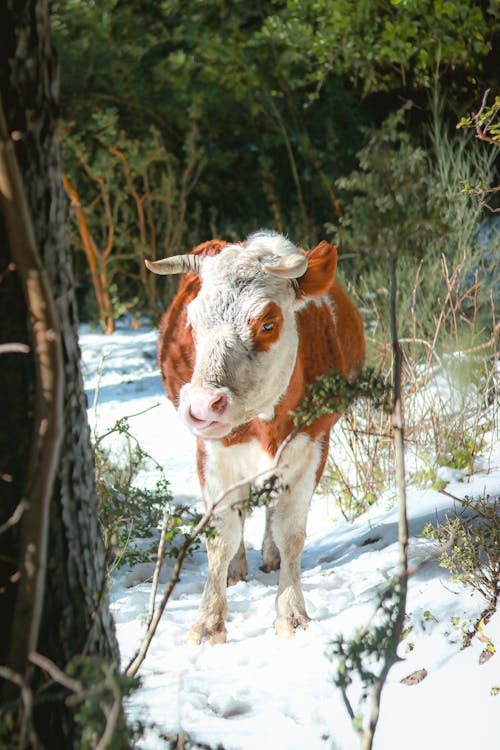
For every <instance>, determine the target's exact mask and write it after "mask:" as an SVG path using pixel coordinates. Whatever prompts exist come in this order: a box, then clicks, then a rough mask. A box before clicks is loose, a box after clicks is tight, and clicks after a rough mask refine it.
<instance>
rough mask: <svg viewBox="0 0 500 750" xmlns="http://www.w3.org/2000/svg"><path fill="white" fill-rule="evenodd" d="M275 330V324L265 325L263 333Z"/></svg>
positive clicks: (263, 325) (262, 329)
mask: <svg viewBox="0 0 500 750" xmlns="http://www.w3.org/2000/svg"><path fill="white" fill-rule="evenodd" d="M273 330H274V323H263V324H262V328H261V331H273Z"/></svg>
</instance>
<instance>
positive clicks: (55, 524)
mask: <svg viewBox="0 0 500 750" xmlns="http://www.w3.org/2000/svg"><path fill="white" fill-rule="evenodd" d="M0 28H1V29H2V49H1V52H0V56H1V57H2V59H1V60H0V98H1V101H2V102H3V108H4V112H5V118H6V121H7V128H8V132H9V134H10V137H11V140H12V141H14V143H15V150H16V156H17V161H18V164H19V168H20V172H21V176H22V181H23V183H24V188H25V193H26V197H27V203H28V209H29V213H30V215H31V220H32V223H33V229H34V239H35V246H36V248H37V249H38V253H39V256H40V258H41V261H42V263H43V266H44V268H45V271H46V273H47V276H48V280H49V285H50V290H51V292H52V297H53V301H54V303H55V308H56V311H57V318H58V322H59V330H60V337H61V343H62V354H63V367H64V385H63V405H64V415H63V420H62V435H61V436H60V455H59V461H58V467H57V472H56V478H55V481H54V483H53V490H52V493H51V499H50V508H49V518H48V520H49V527H48V560H47V585H46V587H45V595H44V600H43V612H42V619H41V624H40V629H39V638H38V645H37V650H38V651H39V652H40V653H41V654H43V655H44V656H47V657H48V658H49V659H51V660H52V661H53V662H54V663H55V664H57V665H58V666H59V667H61V668H62V669H64V668H65V666H66V665H67V663H68V662H69V661H70V660H72V659H74V658H75V657H76V656H78V655H82V654H85V655H100V656H103V657H105V658H106V659H109V660H115V661H117V660H118V649H117V643H116V638H115V633H114V626H113V622H112V619H111V616H110V613H109V609H108V606H107V601H106V598H105V596H103V595H102V592H103V591H104V581H105V554H104V548H103V544H102V541H101V538H100V533H99V525H98V519H97V498H96V492H95V485H94V467H93V454H92V449H91V445H90V431H89V427H88V424H87V416H86V398H85V394H84V390H83V383H82V378H81V372H80V364H79V363H80V352H79V348H78V338H77V327H76V326H77V313H76V300H75V283H74V278H73V271H72V263H71V256H70V252H69V244H68V240H67V235H66V218H67V216H66V213H67V209H66V201H65V195H64V191H63V186H62V179H61V175H62V170H61V160H60V149H59V138H58V132H57V120H56V115H57V97H58V85H57V82H58V77H57V69H56V63H55V57H54V52H53V49H52V46H51V39H50V29H49V21H48V10H47V2H46V0H4V2H2V3H1V4H0ZM10 243H11V244H12V241H10ZM12 257H13V248H12V246H10V245H9V239H8V236H7V232H6V225H5V221H4V220H3V219H2V218H1V217H0V343H2V342H5V343H16V344H19V343H21V344H26V345H28V346H29V347H30V353H24V352H21V353H17V352H16V353H2V354H0V393H1V394H2V398H1V402H0V403H1V409H0V410H1V412H2V413H1V416H0V495H1V497H2V503H1V506H0V514H1V515H0V526H2V524H6V526H7V528H6V529H4V533H3V534H2V535H1V536H0V544H1V552H0V565H1V568H0V613H1V614H0V657H1V661H2V663H6V662H7V663H9V660H10V657H11V654H12V650H13V643H14V642H15V641H16V639H17V636H18V632H13V629H12V628H13V623H14V618H15V611H16V600H17V598H18V596H17V595H18V592H19V577H20V576H22V575H23V565H24V561H25V557H26V552H27V551H26V550H24V549H22V548H21V539H22V534H21V533H20V528H21V527H20V524H22V518H21V520H20V521H18V522H17V521H16V519H15V518H14V521H13V522H12V523H11V524H10V525H9V519H12V517H13V514H14V516H15V513H16V509H18V508H19V502H20V499H21V498H22V497H23V494H24V493H25V488H26V486H27V484H29V482H30V480H31V479H32V477H29V476H27V473H28V471H29V466H30V460H29V457H30V451H31V446H32V440H33V438H32V430H33V409H34V407H35V403H34V401H35V388H36V382H35V372H36V367H35V364H36V361H35V358H36V357H37V356H39V355H38V353H37V352H36V351H34V349H33V342H34V336H33V330H32V327H31V325H30V320H29V317H28V307H27V303H26V299H25V296H24V293H23V286H22V283H21V282H20V274H18V272H17V271H16V270H15V268H13V264H12ZM16 627H17V629H18V628H19V626H16ZM37 674H38V680H40V679H41V676H40V675H41V673H40V672H38V673H37ZM30 686H31V687H34V686H36V681H35V682H33V679H32V682H31V685H30ZM2 687H4V686H2ZM61 693H62V694H61ZM45 695H47V694H45ZM65 697H66V694H64V692H62V691H61V689H60V687H58V690H57V691H54V692H53V694H52V699H51V700H48V701H47V700H45V701H44V702H43V704H41V709H40V710H39V711H37V710H36V696H35V726H36V730H37V733H38V734H39V737H40V739H41V740H42V742H43V743H44V744H45V745H46V746H47V747H49V748H53V747H54V748H55V747H61V748H62V747H68V748H69V747H73V743H74V742H75V740H76V739H77V738H78V736H79V730H78V727H77V726H76V724H75V721H74V713H75V711H76V710H77V708H75V707H74V706H73V707H68V706H66V704H65V700H64V699H65Z"/></svg>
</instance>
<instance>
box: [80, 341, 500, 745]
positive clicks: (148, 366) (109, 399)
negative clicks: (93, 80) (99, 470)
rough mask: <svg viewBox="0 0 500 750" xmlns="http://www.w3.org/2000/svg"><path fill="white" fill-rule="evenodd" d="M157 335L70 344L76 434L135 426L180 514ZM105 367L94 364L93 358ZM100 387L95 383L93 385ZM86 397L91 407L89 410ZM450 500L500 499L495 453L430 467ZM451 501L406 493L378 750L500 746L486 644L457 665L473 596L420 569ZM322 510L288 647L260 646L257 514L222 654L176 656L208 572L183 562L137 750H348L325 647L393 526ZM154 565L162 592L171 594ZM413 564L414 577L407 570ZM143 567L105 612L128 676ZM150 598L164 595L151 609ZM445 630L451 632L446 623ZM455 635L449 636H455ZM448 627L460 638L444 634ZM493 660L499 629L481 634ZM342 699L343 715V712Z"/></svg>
mask: <svg viewBox="0 0 500 750" xmlns="http://www.w3.org/2000/svg"><path fill="white" fill-rule="evenodd" d="M156 342H157V334H156V332H155V331H145V330H142V331H128V330H125V329H119V330H118V331H117V332H116V333H115V334H113V335H112V336H102V335H100V334H97V333H94V332H92V331H91V330H90V329H89V328H88V327H86V326H82V328H81V338H80V343H81V348H82V363H83V373H84V379H85V384H86V389H87V394H88V398H89V405H90V408H89V420H90V423H91V426H92V429H93V430H94V431H95V434H102V433H103V432H105V430H106V429H107V428H109V427H110V426H111V425H112V424H113V423H114V422H115V421H116V420H117V419H119V418H122V417H126V416H128V415H132V414H137V416H134V417H132V418H131V419H130V420H129V421H130V429H131V431H132V432H133V434H134V435H135V436H136V437H137V438H138V439H139V440H140V442H141V444H142V445H143V446H144V448H145V449H146V450H147V451H148V452H149V453H151V454H152V455H153V456H154V458H155V459H156V460H157V461H158V462H159V463H160V464H161V465H162V466H163V467H164V469H165V473H166V476H167V478H168V479H169V481H170V484H171V489H172V492H173V494H174V496H175V498H176V499H177V500H179V502H189V503H191V504H193V505H195V504H196V503H199V502H200V491H199V487H198V479H197V474H196V467H195V441H194V438H193V436H192V435H191V434H190V433H189V432H188V431H187V429H186V428H185V427H184V426H183V425H182V424H181V422H180V421H179V420H178V418H177V416H176V414H175V411H174V409H173V407H172V406H171V404H170V403H169V402H168V400H167V398H166V396H165V395H164V392H163V388H162V385H161V380H160V375H159V370H158V367H157V363H156ZM103 353H104V354H105V356H104V359H102V354H103ZM100 369H102V372H101V373H99V370H100ZM96 389H97V390H98V399H97V403H96V404H95V403H94V401H95V395H96ZM439 476H440V477H441V478H443V479H446V481H448V482H450V484H448V486H447V491H448V492H449V493H451V494H452V495H455V496H457V497H464V496H465V495H469V496H472V495H479V494H482V493H483V492H486V493H489V494H490V495H491V496H493V497H495V496H498V494H499V493H500V443H498V442H496V441H495V440H494V438H493V437H492V439H491V440H490V441H489V444H488V445H487V446H486V448H485V450H484V456H483V458H482V460H480V461H477V462H476V473H474V474H473V475H472V476H471V477H466V476H465V475H464V472H458V473H457V472H453V470H451V469H446V467H443V468H442V469H441V470H440V472H439ZM141 481H144V482H145V484H148V483H152V484H154V477H153V474H152V473H151V475H149V474H148V473H147V472H146V473H145V474H144V476H142V477H141ZM451 510H453V500H452V499H451V498H450V497H448V496H446V495H443V494H441V493H439V492H437V491H434V490H430V489H424V490H422V489H417V488H416V487H409V488H408V515H409V527H410V535H411V540H410V548H409V554H410V565H411V566H412V567H416V568H417V570H416V572H415V573H414V575H412V576H411V578H410V582H409V595H408V608H407V610H408V620H407V625H408V627H410V626H411V630H410V632H409V634H408V635H407V637H406V639H405V640H404V641H403V642H402V644H401V647H400V656H401V657H402V660H401V661H400V662H399V663H397V664H396V665H395V666H394V667H393V669H392V670H391V671H390V673H389V677H388V680H387V683H386V687H385V689H384V691H383V694H382V703H381V714H380V721H379V725H378V729H377V733H376V738H375V743H374V747H375V748H376V750H400V748H402V747H404V748H405V750H417V749H418V750H421V748H430V750H434V749H436V750H438V748H439V750H445V749H447V748H454V750H469V749H470V748H471V747H488V748H490V747H491V748H493V747H499V746H500V721H499V718H498V717H499V716H500V696H499V695H491V692H490V691H491V688H492V687H494V686H499V685H500V673H499V669H498V659H499V656H498V653H497V654H495V655H494V656H493V657H492V658H491V659H489V660H488V661H487V662H486V663H484V664H482V665H480V664H479V655H480V653H481V651H483V649H484V643H481V642H480V640H479V639H478V638H477V637H476V638H474V639H473V641H472V644H471V647H469V648H467V649H465V650H461V632H460V623H462V622H465V623H466V624H471V623H473V622H474V621H475V620H476V619H477V618H478V616H479V614H480V613H481V611H482V610H483V609H484V607H485V602H484V600H483V599H482V598H481V597H480V596H479V595H478V594H475V593H473V592H471V590H469V589H467V588H465V587H462V586H460V585H458V584H454V583H453V582H452V581H451V580H450V579H449V576H448V574H447V572H446V571H445V570H444V569H443V568H441V567H440V566H439V565H438V563H437V562H436V561H435V560H434V559H433V552H434V547H433V545H432V543H431V542H429V541H427V540H425V539H423V538H422V537H421V531H422V528H423V526H424V525H425V524H426V523H427V522H428V521H432V522H434V521H435V520H436V518H444V516H445V514H446V513H447V512H450V511H451ZM339 516H340V514H339V513H338V510H337V509H336V507H335V503H334V501H333V499H332V498H328V497H325V496H315V497H314V498H313V501H312V505H311V512H310V517H309V524H308V539H307V542H306V547H305V550H304V553H303V558H302V581H303V588H304V595H305V599H306V604H307V609H308V612H309V615H310V617H311V618H312V622H311V623H310V625H309V628H308V630H307V631H299V632H297V633H296V636H295V638H294V639H293V640H292V641H283V640H281V639H279V638H277V637H276V635H275V634H274V630H273V620H274V598H275V593H276V583H277V573H263V572H262V571H261V570H260V569H259V565H260V564H261V558H260V552H259V548H260V544H261V539H262V533H263V523H264V518H263V512H262V511H260V510H257V511H255V513H254V515H253V517H252V518H251V519H249V521H248V522H247V527H246V531H245V536H246V546H247V550H248V552H247V554H248V562H249V575H248V580H247V581H246V582H243V581H242V582H240V583H238V584H237V585H236V586H234V587H231V588H230V589H229V590H228V601H229V616H228V622H227V629H228V639H227V643H226V644H223V645H217V646H210V645H208V644H202V645H201V646H199V647H193V646H188V645H186V637H187V633H188V630H189V627H190V625H191V624H192V623H193V622H194V620H195V618H196V611H197V607H198V604H199V600H200V595H201V592H202V589H203V585H204V581H205V578H206V572H207V560H206V554H205V552H204V551H203V550H201V549H200V550H198V551H196V552H195V553H194V554H193V555H192V557H191V558H189V559H188V560H187V562H186V564H185V566H184V568H183V572H182V577H181V581H180V583H179V584H178V585H177V587H176V589H175V591H174V594H173V596H172V599H171V600H170V602H169V605H168V607H167V609H166V611H165V613H164V616H163V618H162V621H161V623H160V626H159V628H158V631H157V633H156V636H155V638H154V639H153V642H152V645H151V647H150V650H149V653H148V656H147V658H146V660H145V662H144V664H143V666H142V668H141V670H140V673H139V674H140V676H141V678H142V686H141V688H140V689H139V690H138V691H137V692H135V693H134V694H133V697H132V698H131V700H130V702H129V704H128V706H127V711H128V714H129V716H130V717H131V718H133V719H141V720H142V721H143V722H146V723H147V724H148V726H149V728H148V729H147V731H146V734H145V737H144V739H143V740H142V744H141V747H143V748H145V749H146V750H155V749H156V748H165V747H166V743H165V741H164V740H163V739H161V737H160V733H177V732H179V731H180V730H181V729H182V730H183V731H184V732H186V733H188V734H190V735H191V736H192V737H193V738H194V739H195V740H197V741H199V742H204V743H208V744H210V745H212V746H214V747H215V746H217V744H218V743H220V744H222V745H223V746H224V747H225V748H226V750H229V749H230V748H234V750H267V749H268V748H269V750H271V748H272V749H273V750H276V749H277V748H279V749H280V750H304V749H305V748H307V749H308V750H351V749H354V748H358V747H359V739H358V737H357V735H356V733H355V732H354V730H353V728H352V725H351V722H350V719H349V717H348V715H347V712H346V710H345V707H344V703H343V700H342V697H341V694H340V692H339V691H338V689H337V688H336V687H335V685H334V684H333V680H332V676H333V674H334V665H333V663H332V662H331V661H330V659H329V658H328V656H327V651H328V646H329V644H330V642H331V641H332V639H333V638H334V637H335V636H337V635H339V634H343V635H344V636H345V637H346V638H349V637H350V636H351V635H352V634H353V633H354V632H355V630H356V629H357V628H359V627H362V626H364V625H366V624H367V623H368V622H369V620H370V618H371V617H372V616H373V613H374V611H375V608H376V604H377V599H378V596H379V595H380V594H381V592H383V591H384V589H385V588H386V586H387V584H388V582H389V581H390V580H391V578H392V576H393V575H394V572H395V570H396V564H397V510H396V508H395V507H394V505H393V503H390V502H388V501H387V500H385V501H384V502H382V503H379V504H378V505H377V506H373V507H372V508H371V510H370V511H369V512H368V513H366V514H364V515H363V516H361V517H360V518H358V519H357V520H356V521H354V522H353V523H347V522H346V521H344V520H341V519H340V520H339ZM172 564H173V563H172V562H171V561H167V562H166V564H165V568H164V570H163V571H162V577H161V580H162V581H163V582H165V581H166V580H168V578H169V572H170V571H171V568H172ZM420 564H421V565H420ZM152 570H153V565H152V564H147V563H143V564H141V565H137V566H135V568H134V569H133V570H127V569H124V568H121V569H119V570H118V571H115V572H114V574H113V579H112V584H111V591H110V598H111V603H112V610H113V613H114V617H115V621H116V627H117V634H118V639H119V643H120V648H121V653H122V663H123V664H124V665H125V664H126V663H127V661H128V659H129V658H130V656H131V655H132V654H133V653H134V652H135V650H136V648H137V646H138V644H139V642H140V640H141V637H142V635H143V633H144V628H145V619H146V616H147V611H148V605H149V596H150V590H151V586H150V583H148V582H145V581H146V579H147V578H148V577H149V576H150V575H151V574H152ZM159 596H161V586H160V594H159ZM452 618H454V619H453V620H452ZM454 623H455V624H454ZM457 623H458V625H457ZM484 635H486V636H488V637H489V638H490V639H491V642H492V643H493V644H494V645H495V646H496V648H497V650H498V649H500V613H498V612H497V613H496V614H495V615H494V616H493V618H492V619H491V620H490V622H489V623H488V624H487V626H486V627H485V629H484ZM422 668H425V669H426V670H427V672H428V675H427V677H426V678H425V679H424V680H423V681H422V682H420V683H419V684H417V685H412V686H408V685H405V684H402V683H401V682H400V680H401V679H402V678H404V677H406V676H408V675H409V674H411V673H413V672H415V671H416V670H418V669H422ZM358 689H359V686H357V685H356V684H355V685H354V686H353V692H352V693H351V699H352V702H353V704H354V705H355V706H356V691H357V690H358Z"/></svg>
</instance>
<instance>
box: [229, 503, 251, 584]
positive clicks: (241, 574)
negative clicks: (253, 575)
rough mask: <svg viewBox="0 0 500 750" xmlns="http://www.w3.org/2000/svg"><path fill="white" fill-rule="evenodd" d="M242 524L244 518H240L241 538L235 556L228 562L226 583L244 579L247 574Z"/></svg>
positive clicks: (234, 582)
mask: <svg viewBox="0 0 500 750" xmlns="http://www.w3.org/2000/svg"><path fill="white" fill-rule="evenodd" d="M243 524H244V519H243V518H242V520H241V538H240V546H239V547H238V551H237V552H236V554H235V556H234V557H233V559H232V560H231V562H230V563H229V572H228V574H227V585H228V586H234V585H235V584H236V583H238V581H246V579H247V575H248V563H247V556H246V552H245V543H244V540H243Z"/></svg>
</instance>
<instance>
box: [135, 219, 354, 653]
mask: <svg viewBox="0 0 500 750" xmlns="http://www.w3.org/2000/svg"><path fill="white" fill-rule="evenodd" d="M146 265H147V267H148V268H149V269H150V270H151V271H153V272H155V273H159V274H176V273H184V274H185V275H184V277H183V279H182V281H181V283H180V286H179V289H178V292H177V295H176V296H175V298H174V300H173V302H172V304H171V305H170V308H169V309H168V311H167V312H166V313H165V315H164V317H163V319H162V322H161V328H160V338H159V362H160V366H161V372H162V378H163V381H164V385H165V387H166V390H167V393H168V396H169V398H170V399H171V400H172V401H173V403H174V404H175V406H176V408H177V411H178V414H179V416H180V418H181V420H182V421H183V422H184V423H185V424H186V425H187V426H188V427H189V429H190V430H191V431H192V432H193V433H194V435H195V436H196V437H197V466H198V475H199V480H200V484H201V488H202V494H203V497H204V500H205V503H206V504H207V503H210V502H213V501H214V500H215V499H216V498H218V497H220V496H221V494H222V493H224V491H225V490H226V489H227V488H229V487H230V486H232V485H233V484H235V483H238V482H240V483H241V486H240V487H239V488H238V489H237V490H236V491H235V492H233V493H232V494H231V495H229V496H228V497H227V498H225V499H224V500H223V501H222V502H221V503H220V505H218V506H217V508H216V510H215V514H214V521H213V522H214V525H215V527H216V532H217V533H216V534H215V535H213V536H211V537H210V538H208V539H207V551H208V577H207V581H206V585H205V588H204V591H203V594H202V598H201V603H200V607H199V612H198V618H197V621H196V623H195V624H194V625H193V627H192V628H191V631H190V634H189V641H190V642H191V643H195V644H199V643H201V642H202V640H204V639H208V640H209V641H210V642H211V643H212V644H213V643H223V642H225V640H226V637H227V631H226V626H225V619H226V615H227V595H226V586H227V583H228V581H229V582H233V583H234V582H236V581H238V580H240V579H243V578H245V576H246V573H247V566H246V559H245V550H244V546H243V523H244V515H245V511H244V510H243V508H244V507H245V505H244V501H245V499H247V498H248V493H249V485H248V484H246V483H245V482H244V481H243V480H245V479H247V478H250V477H253V476H254V475H257V474H260V473H261V472H263V471H264V470H266V469H268V468H269V467H272V466H273V462H274V459H275V457H276V454H277V452H278V449H279V448H280V446H281V444H282V443H283V441H285V439H287V437H289V436H290V435H291V433H292V431H293V430H294V421H293V418H292V416H291V414H290V413H291V412H292V411H293V410H294V409H296V408H297V406H298V405H299V403H300V402H301V400H302V399H303V396H304V394H305V392H306V389H307V386H308V384H310V383H312V382H313V381H314V380H315V379H316V378H317V377H318V376H321V375H323V374H326V373H328V372H330V371H337V372H339V373H341V374H342V375H344V376H347V377H356V375H357V374H359V372H360V370H361V368H362V365H363V362H364V349H365V344H364V334H363V322H362V318H361V315H360V313H359V311H358V310H357V309H356V307H355V305H354V304H353V302H352V301H351V299H350V298H349V297H348V296H347V294H346V292H345V291H344V289H343V287H342V286H341V284H340V282H339V281H338V280H337V279H336V266H337V251H336V247H335V246H333V245H330V244H329V243H328V242H325V241H323V242H320V243H319V244H318V245H316V246H315V247H313V248H312V249H311V250H309V251H308V252H305V251H303V250H302V249H300V248H299V247H297V246H296V245H294V244H293V243H292V242H291V241H290V240H289V239H288V238H286V237H285V236H283V235H282V234H278V233H276V232H273V231H259V232H256V233H254V234H252V235H250V236H249V237H248V238H247V240H246V241H245V242H242V243H237V244H233V243H228V242H222V241H220V240H212V241H209V242H205V243H203V244H201V245H198V246H197V247H196V248H195V249H194V250H193V251H192V252H191V253H189V254H187V255H178V256H172V257H169V258H165V259H163V260H159V261H155V262H152V261H147V262H146ZM338 418H339V415H338V414H328V415H323V416H320V417H319V418H317V419H316V420H315V421H314V422H313V423H312V424H308V425H307V426H305V427H304V428H303V429H300V430H299V431H298V432H297V434H295V435H294V436H293V439H291V440H289V443H288V444H287V445H286V448H285V449H284V450H283V451H282V455H280V467H281V466H283V468H282V470H281V471H282V475H283V476H282V481H281V483H280V488H281V489H280V491H279V493H278V497H277V498H274V499H273V502H272V507H271V509H270V510H269V512H268V514H267V519H266V531H265V537H264V543H263V548H262V552H263V559H264V569H266V570H275V569H278V568H279V569H280V572H279V582H278V592H277V598H276V613H277V614H276V620H275V630H276V632H277V634H278V635H280V636H282V637H286V638H291V637H292V636H293V634H294V631H295V629H296V628H299V627H300V628H306V627H307V624H308V622H309V617H308V615H307V612H306V606H305V602H304V596H303V593H302V588H301V582H300V559H301V554H302V549H303V546H304V541H305V536H306V522H307V515H308V509H309V504H310V500H311V497H312V494H313V492H314V490H315V488H316V485H317V483H318V481H319V479H320V477H321V475H322V472H323V469H324V466H325V461H326V458H327V453H328V446H329V435H330V430H331V428H332V426H333V425H334V424H335V422H336V421H337V420H338Z"/></svg>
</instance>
